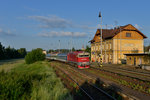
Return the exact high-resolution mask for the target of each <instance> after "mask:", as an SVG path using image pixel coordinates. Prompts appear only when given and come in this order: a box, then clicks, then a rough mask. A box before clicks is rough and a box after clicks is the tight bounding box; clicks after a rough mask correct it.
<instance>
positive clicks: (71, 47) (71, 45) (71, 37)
mask: <svg viewBox="0 0 150 100" xmlns="http://www.w3.org/2000/svg"><path fill="white" fill-rule="evenodd" d="M72 37H73V32H71V52H72V47H73V46H72Z"/></svg>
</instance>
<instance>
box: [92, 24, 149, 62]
mask: <svg viewBox="0 0 150 100" xmlns="http://www.w3.org/2000/svg"><path fill="white" fill-rule="evenodd" d="M100 36H101V33H100V29H97V31H96V34H95V36H94V38H93V39H92V40H91V41H90V42H91V60H92V61H93V62H94V61H100V57H99V54H101V52H100V51H101V49H102V59H103V63H113V64H117V63H121V62H123V61H124V60H126V55H124V54H127V53H143V52H144V50H143V49H144V38H147V37H146V36H145V35H144V34H143V33H141V32H140V31H139V30H138V29H136V28H135V27H134V26H132V25H131V24H128V25H125V26H120V27H118V28H114V29H102V46H101V44H100V41H101V40H100Z"/></svg>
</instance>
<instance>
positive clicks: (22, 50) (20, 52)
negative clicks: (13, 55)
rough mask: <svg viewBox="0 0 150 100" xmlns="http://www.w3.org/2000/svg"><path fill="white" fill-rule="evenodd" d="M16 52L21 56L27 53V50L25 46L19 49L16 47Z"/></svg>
mask: <svg viewBox="0 0 150 100" xmlns="http://www.w3.org/2000/svg"><path fill="white" fill-rule="evenodd" d="M18 53H19V55H20V57H22V58H23V57H25V55H26V54H27V51H26V49H25V48H20V49H18Z"/></svg>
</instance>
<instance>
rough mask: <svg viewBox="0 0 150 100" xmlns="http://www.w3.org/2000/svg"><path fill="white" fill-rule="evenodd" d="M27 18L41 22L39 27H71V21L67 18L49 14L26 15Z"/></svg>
mask: <svg viewBox="0 0 150 100" xmlns="http://www.w3.org/2000/svg"><path fill="white" fill-rule="evenodd" d="M28 18H29V19H33V20H36V21H39V22H40V23H42V24H41V25H40V27H41V28H68V27H72V23H71V21H69V20H66V19H63V18H60V17H57V16H54V15H50V16H28Z"/></svg>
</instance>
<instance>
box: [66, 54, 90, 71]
mask: <svg viewBox="0 0 150 100" xmlns="http://www.w3.org/2000/svg"><path fill="white" fill-rule="evenodd" d="M89 61H90V60H89V53H87V52H84V51H75V52H71V53H68V54H67V62H69V63H72V64H74V65H75V66H77V67H78V68H80V69H82V68H89V67H90V63H89Z"/></svg>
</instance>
